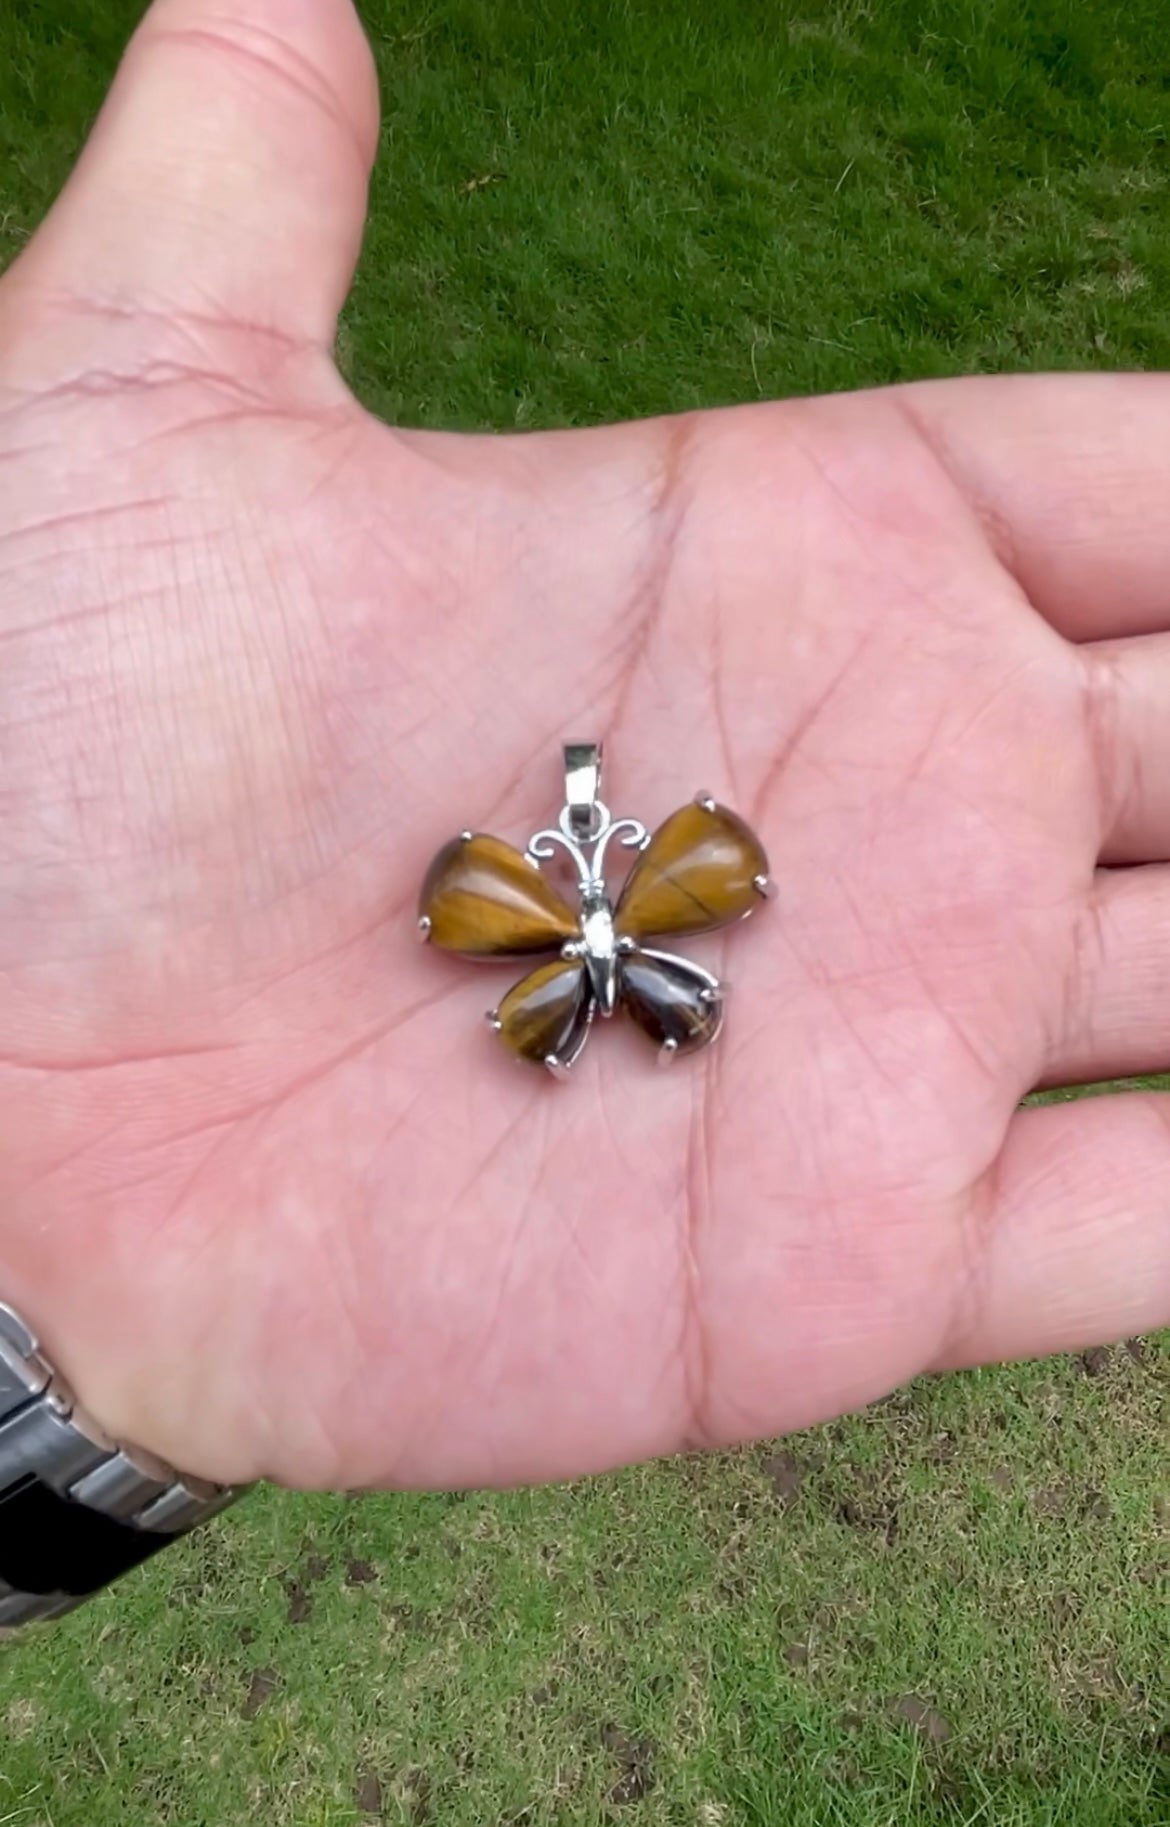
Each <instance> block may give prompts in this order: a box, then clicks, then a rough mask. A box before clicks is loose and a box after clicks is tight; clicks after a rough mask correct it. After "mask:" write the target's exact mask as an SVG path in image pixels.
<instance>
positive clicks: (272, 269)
mask: <svg viewBox="0 0 1170 1827" xmlns="http://www.w3.org/2000/svg"><path fill="white" fill-rule="evenodd" d="M377 130H378V102H377V91H376V86H375V77H374V69H373V61H372V58H371V56H370V51H369V47H368V45H367V44H366V41H365V38H364V36H363V34H362V31H361V27H360V26H359V24H358V21H357V19H356V17H355V15H354V12H353V9H352V7H351V6H350V4H349V0H155V4H154V5H153V6H152V7H151V8H150V11H149V12H148V13H147V15H146V17H145V19H144V20H143V22H142V24H141V25H140V26H139V28H138V31H137V32H136V33H135V35H134V38H133V39H132V40H131V43H130V45H129V48H128V49H127V51H126V55H125V57H124V59H123V61H122V66H121V68H120V70H119V72H118V75H117V78H116V80H115V82H114V86H113V89H112V90H111V92H110V95H109V98H108V100H107V102H106V105H105V107H104V108H103V110H102V113H101V115H100V116H99V118H98V122H97V125H96V126H95V128H94V130H93V133H92V135H91V137H90V140H89V143H88V145H87V146H86V148H85V151H84V153H83V154H82V156H81V159H80V161H79V163H78V165H77V168H76V170H75V172H74V174H73V176H72V178H71V179H70V181H69V183H68V185H67V186H66V188H65V190H64V191H63V193H62V195H61V197H60V198H59V200H58V202H57V204H56V205H55V207H54V208H53V210H52V212H51V214H50V215H49V217H48V219H47V221H46V222H45V224H44V225H43V227H42V228H41V230H40V231H39V233H38V234H37V235H36V236H35V237H34V239H33V241H32V242H31V243H30V245H29V247H28V249H27V251H26V252H25V254H24V255H23V256H22V258H21V260H20V262H19V263H18V269H16V270H15V271H14V277H17V276H18V283H20V284H26V283H27V284H28V285H30V286H31V287H32V288H33V290H34V291H35V292H37V293H45V292H47V293H49V294H50V295H59V296H60V298H61V300H62V302H66V303H68V302H71V301H73V300H77V301H79V302H84V303H88V304H93V305H95V306H97V307H98V308H99V309H104V310H109V311H113V312H116V313H118V314H121V313H122V312H123V311H124V312H126V313H131V314H133V313H137V312H139V311H144V312H156V313H160V314H165V315H168V316H169V315H175V316H182V315H184V314H186V315H188V316H190V317H191V318H192V319H194V320H196V321H198V320H199V319H200V318H204V317H205V318H208V319H210V320H215V321H222V320H226V321H228V322H231V323H233V324H239V325H241V326H244V325H246V326H247V327H249V328H256V329H260V330H263V331H269V332H273V333H275V334H277V335H280V336H285V337H288V338H290V339H295V340H299V341H301V340H303V341H308V342H316V343H326V344H327V343H329V342H330V341H331V339H332V335H333V330H334V326H335V322H336V317H337V312H338V310H339V309H340V307H341V304H342V302H343V300H344V298H345V294H346V292H347V290H348V287H349V283H350V280H351V278H352V276H353V268H354V265H355V263H356V260H357V254H358V249H359V246H360V243H361V234H362V226H363V222H364V218H365V205H366V184H367V180H368V177H369V169H370V165H371V162H372V160H373V156H374V149H375V144H376V140H377Z"/></svg>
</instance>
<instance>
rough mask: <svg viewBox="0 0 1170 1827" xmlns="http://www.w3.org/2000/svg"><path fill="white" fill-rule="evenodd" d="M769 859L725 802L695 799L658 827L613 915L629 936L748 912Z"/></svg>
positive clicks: (689, 928) (717, 922)
mask: <svg viewBox="0 0 1170 1827" xmlns="http://www.w3.org/2000/svg"><path fill="white" fill-rule="evenodd" d="M767 873H768V859H767V857H766V856H765V855H764V847H763V845H762V844H761V843H760V840H759V838H758V837H757V836H756V834H755V832H754V831H752V830H751V829H750V827H749V826H747V825H745V824H744V822H743V819H742V818H738V817H737V816H736V814H735V813H734V812H729V811H728V809H727V807H726V806H714V807H712V808H708V807H707V806H704V805H699V804H697V803H696V804H694V805H690V806H682V807H680V809H679V810H678V811H677V812H672V813H671V815H670V817H669V818H668V819H667V820H666V823H665V824H662V825H659V827H658V829H657V831H656V832H655V833H654V836H653V837H652V838H651V839H650V844H649V847H648V849H646V850H644V851H643V852H642V855H641V856H640V858H639V859H638V861H637V862H636V863H635V864H634V867H633V869H632V871H631V872H630V877H629V880H628V881H627V883H626V885H625V888H624V889H623V890H622V897H621V900H620V901H619V902H618V905H617V911H616V913H615V914H614V926H615V927H616V929H617V931H618V932H619V933H622V934H626V935H628V936H629V937H630V938H631V939H645V938H649V937H650V936H651V935H652V934H654V933H703V932H710V931H711V930H712V929H713V928H714V927H716V926H728V925H730V923H731V922H732V921H733V920H740V919H742V918H743V916H744V914H746V913H750V912H751V910H752V908H753V907H754V906H755V905H756V903H757V901H758V900H759V898H760V895H759V890H758V889H757V887H756V885H755V878H756V877H757V876H766V875H767Z"/></svg>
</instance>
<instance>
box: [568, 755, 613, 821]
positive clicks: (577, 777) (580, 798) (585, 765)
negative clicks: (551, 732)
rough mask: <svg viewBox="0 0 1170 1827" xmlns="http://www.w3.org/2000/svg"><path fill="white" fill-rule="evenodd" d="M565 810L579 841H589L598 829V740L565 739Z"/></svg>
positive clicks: (599, 790)
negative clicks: (576, 740)
mask: <svg viewBox="0 0 1170 1827" xmlns="http://www.w3.org/2000/svg"><path fill="white" fill-rule="evenodd" d="M564 754H565V810H566V811H567V812H568V815H569V829H570V831H571V832H572V835H573V836H574V837H575V838H576V839H577V840H578V842H579V843H580V842H584V843H588V842H590V841H591V840H592V839H593V838H595V837H596V836H597V834H598V832H599V830H600V829H601V825H602V822H603V818H604V814H603V812H602V809H601V804H600V801H601V744H600V742H566V744H565V750H564Z"/></svg>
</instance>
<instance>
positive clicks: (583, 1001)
mask: <svg viewBox="0 0 1170 1827" xmlns="http://www.w3.org/2000/svg"><path fill="white" fill-rule="evenodd" d="M592 1015H593V995H592V991H591V990H590V987H589V973H588V971H587V970H586V969H585V965H584V964H583V962H582V961H581V959H580V958H557V959H554V961H553V962H552V963H551V964H542V965H540V966H538V968H537V969H536V970H534V971H530V972H529V974H528V976H527V977H522V978H521V979H520V982H519V983H517V984H516V985H514V987H513V988H512V989H510V990H509V991H508V994H507V995H506V996H505V997H504V999H503V1001H502V1002H501V1003H500V1006H499V1008H498V1009H497V1010H496V1015H495V1021H496V1027H497V1031H498V1033H499V1036H500V1039H501V1040H502V1041H503V1043H504V1045H505V1046H506V1047H507V1048H508V1050H509V1052H511V1053H514V1054H516V1056H517V1058H519V1059H526V1060H530V1061H531V1063H532V1064H533V1065H534V1066H543V1065H544V1064H545V1062H546V1060H548V1059H549V1058H553V1059H556V1060H557V1061H558V1062H559V1063H560V1064H561V1065H562V1066H571V1065H572V1063H573V1061H574V1060H575V1059H576V1057H577V1055H578V1053H580V1051H581V1049H582V1047H583V1046H584V1045H585V1041H586V1039H587V1037H588V1034H589V1023H590V1020H591V1018H592Z"/></svg>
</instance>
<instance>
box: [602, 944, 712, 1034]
mask: <svg viewBox="0 0 1170 1827" xmlns="http://www.w3.org/2000/svg"><path fill="white" fill-rule="evenodd" d="M618 1000H619V1002H620V1003H621V1006H622V1008H624V1009H625V1011H626V1013H627V1015H628V1016H629V1017H630V1019H631V1021H633V1022H634V1023H635V1024H636V1026H637V1027H639V1028H641V1030H642V1032H643V1034H645V1035H646V1036H647V1037H648V1038H649V1039H650V1040H652V1041H653V1042H654V1044H655V1046H657V1047H660V1048H666V1049H667V1050H668V1052H670V1053H697V1052H698V1050H699V1048H700V1047H706V1046H708V1045H709V1044H710V1043H711V1041H713V1040H714V1039H715V1036H716V1035H717V1034H718V1032H719V1029H720V1028H721V1026H722V1025H723V997H722V995H721V993H720V989H719V984H718V982H717V981H716V979H715V978H714V977H712V976H711V975H710V973H709V972H708V971H705V970H702V969H701V968H700V967H699V966H698V965H697V964H692V963H691V962H690V961H689V959H686V958H675V957H674V956H672V954H671V953H669V952H657V951H648V950H642V949H639V950H635V951H632V952H623V953H622V954H621V956H620V957H619V959H618Z"/></svg>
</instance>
